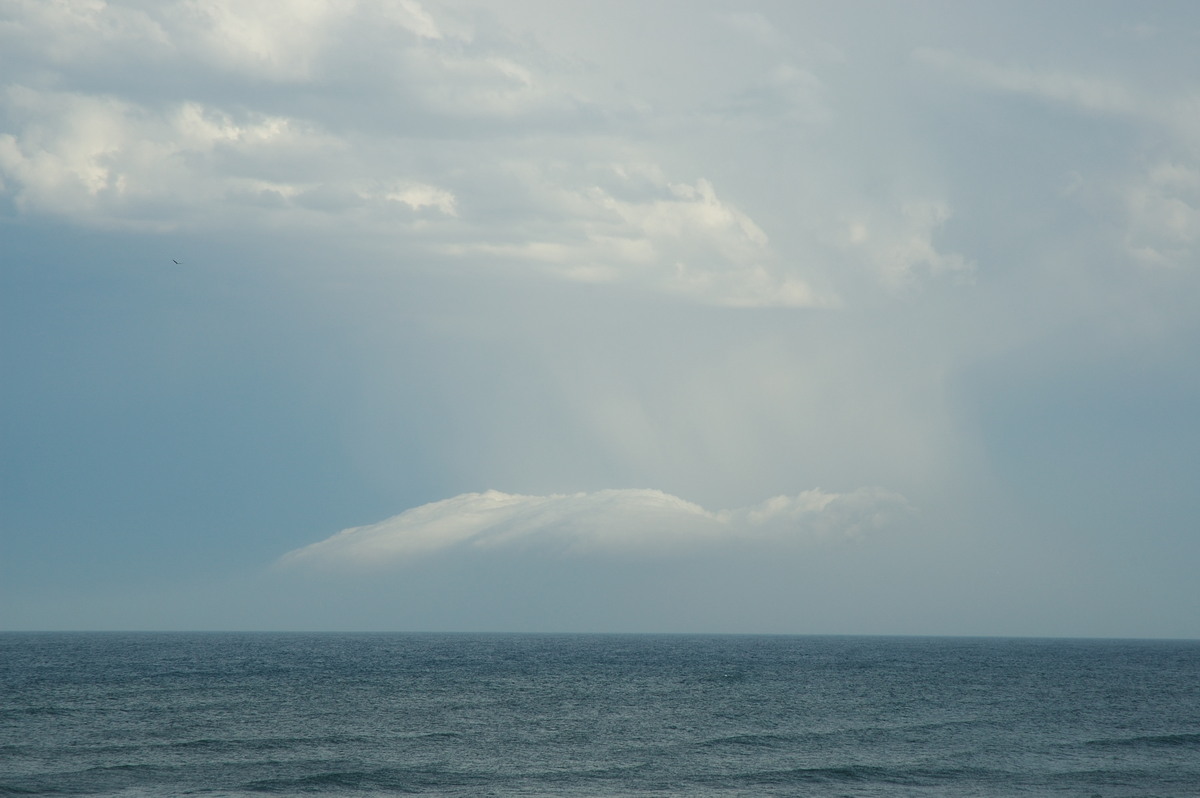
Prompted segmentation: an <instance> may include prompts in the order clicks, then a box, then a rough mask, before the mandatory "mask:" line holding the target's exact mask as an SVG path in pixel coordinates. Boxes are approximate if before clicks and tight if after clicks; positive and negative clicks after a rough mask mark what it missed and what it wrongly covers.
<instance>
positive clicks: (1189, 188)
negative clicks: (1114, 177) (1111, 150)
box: [1126, 163, 1200, 267]
mask: <svg viewBox="0 0 1200 798" xmlns="http://www.w3.org/2000/svg"><path fill="white" fill-rule="evenodd" d="M1127 198H1128V200H1127V201H1128V209H1129V229H1128V231H1127V234H1126V246H1127V247H1128V248H1129V251H1130V253H1131V254H1132V255H1133V256H1134V257H1135V258H1136V259H1137V260H1138V261H1139V262H1140V263H1143V264H1145V265H1147V266H1172V267H1179V266H1183V265H1186V264H1190V263H1192V262H1194V252H1195V247H1196V245H1197V243H1200V168H1190V167H1188V166H1184V165H1181V164H1178V163H1160V164H1157V165H1155V166H1153V167H1151V168H1150V169H1149V170H1148V172H1147V174H1146V175H1145V179H1144V180H1142V181H1140V182H1139V183H1137V184H1135V185H1133V186H1132V187H1130V188H1129V190H1128V193H1127Z"/></svg>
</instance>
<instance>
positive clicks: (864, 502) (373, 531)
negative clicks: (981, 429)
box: [279, 488, 910, 569]
mask: <svg viewBox="0 0 1200 798" xmlns="http://www.w3.org/2000/svg"><path fill="white" fill-rule="evenodd" d="M908 512H910V508H909V506H908V503H907V501H906V500H905V499H904V497H903V496H901V495H899V494H897V493H894V492H891V491H886V490H882V489H868V488H864V489H860V490H857V491H853V492H850V493H829V492H825V491H822V490H808V491H804V492H803V493H800V494H798V495H795V496H776V497H775V498H773V499H768V500H767V501H765V502H762V503H761V504H758V505H755V506H752V507H745V508H741V509H736V510H718V511H711V510H706V509H705V508H703V507H701V506H700V505H698V504H693V503H692V502H688V501H685V500H684V499H680V498H678V497H676V496H672V495H670V494H667V493H663V492H661V491H657V490H602V491H597V492H595V493H575V494H554V495H549V496H525V495H519V494H509V493H501V492H499V491H495V490H489V491H487V492H485V493H466V494H462V495H460V496H455V497H454V498H451V499H445V500H443V501H439V502H433V503H431V504H426V505H422V506H420V507H416V508H413V509H411V510H408V511H406V512H404V513H401V514H400V515H397V516H393V517H392V518H389V519H387V520H385V521H381V522H379V523H377V524H372V525H369V526H361V527H354V528H351V529H346V530H343V531H341V532H339V533H338V534H336V535H334V536H333V537H330V538H327V539H325V540H323V541H320V542H318V543H313V544H312V545H309V546H305V547H304V548H301V549H296V550H295V551H291V552H288V553H287V554H285V555H284V556H283V557H282V558H281V559H280V560H279V565H281V566H285V567H293V566H305V567H318V568H322V567H340V568H354V569H362V568H368V569H369V568H378V567H385V566H389V565H394V564H399V563H404V562H407V561H410V560H413V559H415V558H418V557H421V556H422V555H428V554H432V553H434V552H440V551H449V550H471V551H474V552H488V551H496V550H501V549H523V550H530V549H533V550H540V551H548V552H551V553H556V554H560V555H563V556H586V555H589V554H616V555H627V556H635V557H636V556H667V555H671V554H673V553H683V552H687V551H691V550H695V549H697V548H712V547H714V546H717V545H719V544H733V545H739V546H741V545H744V546H764V545H765V546H772V545H783V544H788V543H796V542H804V541H813V540H821V539H829V538H855V537H859V536H861V535H864V534H868V533H871V532H875V531H878V530H880V529H882V528H885V527H886V526H887V525H888V524H889V523H890V522H892V521H895V520H897V519H898V518H899V517H900V516H902V515H905V514H906V513H908Z"/></svg>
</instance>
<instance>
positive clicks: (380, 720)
mask: <svg viewBox="0 0 1200 798" xmlns="http://www.w3.org/2000/svg"><path fill="white" fill-rule="evenodd" d="M264 794H268V795H271V794H273V795H305V796H308V795H403V794H416V795H432V796H632V795H637V796H643V795H653V796H989V797H990V796H1114V797H1115V796H1198V795H1200V642H1165V641H1164V642H1135V641H1061V640H1059V641H1050V640H997V639H963V638H840V637H742V636H716V637H690V636H607V635H545V636H541V635H538V636H525V635H432V634H429V635H425V634H421V635H408V634H379V635H367V634H357V635H343V634H11V633H10V634H0V795H116V796H151V795H153V796H161V795H201V796H248V795H264Z"/></svg>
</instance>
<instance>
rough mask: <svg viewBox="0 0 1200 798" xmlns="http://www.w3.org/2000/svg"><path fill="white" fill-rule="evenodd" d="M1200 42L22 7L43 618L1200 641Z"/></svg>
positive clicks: (629, 16) (1038, 7) (706, 5)
mask: <svg viewBox="0 0 1200 798" xmlns="http://www.w3.org/2000/svg"><path fill="white" fill-rule="evenodd" d="M1197 54H1200V6H1197V5H1196V4H1194V3H1190V2H1177V3H1152V2H1147V3H1115V2H1114V3H1105V2H1060V3H1052V4H1047V3H1041V2H1029V3H1023V2H1003V3H1000V2H996V3H958V2H908V3H867V2H861V3H833V2H819V3H802V2H736V3H735V2H706V1H705V2H691V1H689V2H651V3H646V2H638V3H633V2H613V1H612V0H606V2H587V1H583V2H572V3H560V2H549V1H548V0H547V1H545V2H543V1H541V0H505V2H475V1H474V0H445V2H417V0H290V1H289V2H278V1H276V2H256V1H251V0H237V1H236V2H234V0H181V1H179V2H164V1H163V0H154V1H153V2H151V0H144V1H143V0H127V1H114V2H102V0H64V2H56V3H48V2H41V0H0V336H2V337H0V368H2V374H3V380H2V384H0V411H2V418H0V436H2V437H0V468H2V471H0V628H6V629H396V630H423V629H436V630H516V631H523V630H530V631H709V632H781V633H848V634H857V633H885V634H890V633H895V634H983V635H1065V636H1151V637H1200V590H1198V589H1197V580H1196V576H1195V574H1196V571H1197V568H1198V567H1200V523H1198V522H1197V519H1198V518H1200V498H1198V496H1200V492H1198V491H1197V490H1196V487H1195V483H1196V482H1197V477H1198V475H1200V424H1197V423H1196V410H1197V408H1198V407H1200V358H1198V357H1197V352H1198V351H1200V305H1198V301H1200V56H1198V55H1197ZM175 261H178V263H176V262H175Z"/></svg>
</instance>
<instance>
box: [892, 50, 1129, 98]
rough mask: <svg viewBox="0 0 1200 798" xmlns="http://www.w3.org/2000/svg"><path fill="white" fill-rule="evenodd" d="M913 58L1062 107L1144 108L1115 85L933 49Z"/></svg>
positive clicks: (1118, 85) (978, 81)
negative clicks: (1062, 104) (1004, 64)
mask: <svg viewBox="0 0 1200 798" xmlns="http://www.w3.org/2000/svg"><path fill="white" fill-rule="evenodd" d="M913 56H914V57H915V58H916V59H917V60H918V61H919V62H921V63H924V64H927V65H929V66H933V67H937V68H938V69H941V70H944V71H945V72H947V73H950V74H953V75H955V76H956V77H957V78H959V79H961V80H965V81H967V82H970V83H976V84H980V85H983V86H987V87H988V88H991V89H995V90H999V91H1006V92H1011V93H1013V94H1024V95H1028V96H1032V97H1038V98H1040V99H1043V100H1049V101H1052V102H1059V103H1065V104H1068V105H1073V106H1076V107H1077V108H1081V109H1084V110H1088V111H1099V112H1103V113H1113V114H1132V113H1138V112H1140V111H1141V110H1143V109H1144V107H1145V106H1144V104H1143V103H1142V101H1141V100H1140V99H1139V97H1138V95H1137V94H1136V93H1135V92H1134V91H1133V90H1132V89H1131V88H1130V87H1128V86H1126V85H1124V84H1122V83H1119V82H1116V81H1109V80H1102V79H1099V78H1092V77H1087V76H1084V75H1078V74H1073V73H1070V72H1065V71H1059V70H1051V69H1032V68H1029V67H1023V66H1002V65H999V64H994V63H991V62H989V61H985V60H982V59H978V58H971V57H968V56H963V55H959V54H956V53H953V52H950V51H948V50H939V49H934V48H918V49H917V50H916V51H915V52H914V53H913Z"/></svg>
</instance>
